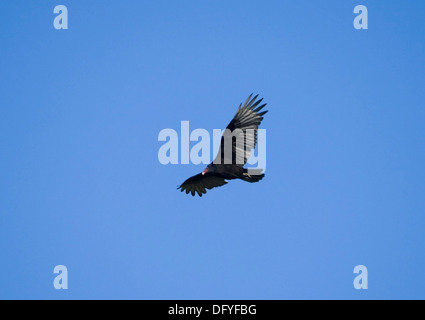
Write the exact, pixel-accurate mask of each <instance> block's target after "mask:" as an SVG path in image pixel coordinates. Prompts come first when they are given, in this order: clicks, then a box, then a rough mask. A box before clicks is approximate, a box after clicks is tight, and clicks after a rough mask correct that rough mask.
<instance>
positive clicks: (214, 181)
mask: <svg viewBox="0 0 425 320" xmlns="http://www.w3.org/2000/svg"><path fill="white" fill-rule="evenodd" d="M226 183H227V181H226V180H224V178H220V177H217V176H215V175H213V174H211V173H206V174H204V175H202V173H200V174H197V175H196V176H193V177H191V178H189V179H187V180H186V181H185V182H183V183H182V184H181V186H180V187H178V188H177V189H180V191H182V192H183V191H186V194H188V193H189V192H190V193H191V194H192V196H195V192H197V193H198V195H199V196H200V197H202V195H203V194H204V193H207V190H206V189H212V188H215V187H220V186H222V185H225V184H226Z"/></svg>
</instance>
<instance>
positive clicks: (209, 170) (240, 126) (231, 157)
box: [178, 94, 267, 197]
mask: <svg viewBox="0 0 425 320" xmlns="http://www.w3.org/2000/svg"><path fill="white" fill-rule="evenodd" d="M257 97H258V95H256V96H255V97H254V98H252V94H251V95H250V96H249V97H248V99H247V100H246V101H245V103H244V104H243V105H242V104H241V105H240V106H239V109H238V111H237V112H236V115H235V116H234V117H233V119H232V121H230V123H229V125H228V126H227V128H226V130H225V131H224V133H223V136H222V137H221V144H220V149H219V151H218V154H217V156H216V158H215V159H214V161H213V162H212V163H210V164H209V165H208V166H207V167H206V168H205V170H204V171H203V172H202V173H199V174H197V175H195V176H193V177H191V178H189V179H187V180H186V181H185V182H183V183H182V184H181V185H180V186H179V187H178V189H180V190H181V191H182V192H183V191H186V193H187V194H188V193H189V192H190V193H191V194H192V196H195V193H198V195H199V196H201V197H202V195H203V194H204V193H206V192H207V189H212V188H215V187H220V186H222V185H224V184H226V183H227V181H226V180H232V179H242V180H244V181H247V182H258V181H260V180H261V179H263V177H264V174H263V173H261V170H257V172H254V173H255V174H252V172H250V173H249V174H248V170H247V169H245V168H243V166H244V165H245V164H246V162H247V161H248V159H249V157H250V156H251V151H252V149H254V148H255V146H256V144H257V129H258V126H259V125H260V123H261V121H262V120H263V115H265V114H266V113H267V111H262V112H260V111H261V110H262V109H263V108H264V107H265V105H266V104H265V103H264V104H262V105H260V106H258V105H259V104H261V102H262V101H263V99H260V100H258V101H256V99H257ZM251 98H252V99H251ZM257 106H258V107H257ZM231 136H233V137H231ZM229 139H232V140H231V142H230V140H229ZM225 141H227V142H225ZM230 143H231V149H230Z"/></svg>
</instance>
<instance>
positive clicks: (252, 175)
mask: <svg viewBox="0 0 425 320" xmlns="http://www.w3.org/2000/svg"><path fill="white" fill-rule="evenodd" d="M262 172H263V170H261V169H249V172H248V170H247V169H244V170H243V173H242V177H241V178H242V180H244V181H246V182H250V183H253V182H258V181H260V180H261V179H263V178H264V173H262Z"/></svg>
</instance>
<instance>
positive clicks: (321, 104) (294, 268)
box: [0, 0, 425, 299]
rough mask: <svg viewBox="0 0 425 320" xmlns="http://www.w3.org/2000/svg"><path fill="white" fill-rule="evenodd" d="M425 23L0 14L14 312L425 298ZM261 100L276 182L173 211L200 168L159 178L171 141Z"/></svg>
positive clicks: (296, 6)
mask: <svg viewBox="0 0 425 320" xmlns="http://www.w3.org/2000/svg"><path fill="white" fill-rule="evenodd" d="M60 4H63V5H66V6H67V8H68V14H69V29H68V30H56V29H55V28H54V27H53V20H54V18H55V15H54V14H53V8H54V7H55V6H56V5H60ZM358 4H362V5H366V6H367V8H368V14H369V19H368V20H369V21H368V26H369V29H368V30H356V29H354V27H353V20H354V18H355V14H354V13H353V9H354V7H355V6H356V5H358ZM424 14H425V4H424V3H423V2H420V1H400V0H399V1H360V2H359V1H349V0H347V1H337V0H335V1H320V2H319V1H267V2H266V3H265V2H261V1H244V2H243V3H242V2H241V1H135V0H134V1H130V0H126V1H116V0H114V1H112V0H109V1H99V0H91V1H82V0H81V1H77V0H73V1H71V0H69V1H52V0H49V1H3V2H2V3H1V4H0V44H1V45H0V72H1V77H0V96H1V117H0V130H1V131H0V133H1V134H0V147H1V150H2V151H1V157H0V179H1V183H0V252H1V260H0V298H2V299H411V298H413V299H418V298H421V299H424V298H425V272H424V270H425V258H424V250H423V246H424V243H425V236H424V230H425V217H424V211H425V183H424V181H425V170H424V163H425V141H424V121H425V109H424V101H425V90H424V84H425V54H424V53H425V43H424V39H425V22H424V19H423V17H424ZM251 92H254V93H259V94H260V96H262V97H264V99H265V101H266V102H267V103H268V106H267V108H268V110H269V113H268V114H267V115H266V116H265V119H264V121H263V123H262V125H261V128H264V129H266V130H267V170H266V177H265V179H264V180H263V181H261V182H260V183H257V184H248V183H245V182H243V181H232V182H231V183H229V184H228V185H226V186H224V187H222V188H219V189H214V190H211V191H209V192H208V193H207V195H206V196H204V197H202V198H192V197H191V196H188V195H186V194H182V193H180V192H178V191H177V190H176V186H177V185H179V184H180V183H181V182H182V181H184V180H185V179H186V178H188V177H189V176H191V175H193V174H196V173H199V172H201V171H202V170H203V169H204V166H203V165H199V166H196V165H193V164H188V165H166V166H165V165H161V164H160V163H159V161H158V150H159V148H160V146H161V145H162V142H158V133H159V132H160V131H161V130H162V129H164V128H173V129H175V130H177V131H178V130H179V128H180V121H184V120H188V121H190V128H191V129H195V128H205V129H207V130H209V131H210V132H212V130H213V129H215V128H217V129H219V128H220V129H223V128H224V127H225V126H226V125H227V124H228V122H229V121H230V120H231V118H232V117H233V115H234V113H235V112H236V109H237V106H238V105H239V103H240V102H243V101H244V100H245V99H246V97H247V96H248V95H249V94H250V93H251ZM56 265H65V266H66V267H67V268H68V276H69V280H68V285H69V289H68V290H56V289H55V288H54V287H53V279H54V277H55V276H56V275H55V274H53V269H54V267H55V266H56ZM356 265H365V266H366V267H367V268H368V286H369V289H368V290H360V291H359V290H355V289H354V287H353V280H354V277H355V274H353V269H354V267H355V266H356Z"/></svg>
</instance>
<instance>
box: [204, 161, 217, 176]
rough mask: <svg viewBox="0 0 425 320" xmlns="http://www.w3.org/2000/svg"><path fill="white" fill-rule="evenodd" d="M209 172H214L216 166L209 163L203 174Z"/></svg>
mask: <svg viewBox="0 0 425 320" xmlns="http://www.w3.org/2000/svg"><path fill="white" fill-rule="evenodd" d="M208 172H214V168H213V167H212V166H211V165H210V164H209V165H208V166H207V167H206V168H205V170H204V171H202V175H204V174H206V173H208Z"/></svg>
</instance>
